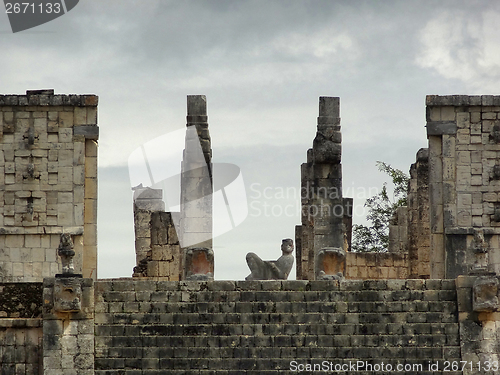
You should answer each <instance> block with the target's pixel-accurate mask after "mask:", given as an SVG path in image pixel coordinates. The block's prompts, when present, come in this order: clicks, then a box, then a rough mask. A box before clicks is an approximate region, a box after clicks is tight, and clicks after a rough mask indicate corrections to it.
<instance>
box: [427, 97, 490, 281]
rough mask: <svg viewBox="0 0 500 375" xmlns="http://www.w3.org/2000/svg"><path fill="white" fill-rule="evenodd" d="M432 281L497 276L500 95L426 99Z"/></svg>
mask: <svg viewBox="0 0 500 375" xmlns="http://www.w3.org/2000/svg"><path fill="white" fill-rule="evenodd" d="M426 104H427V137H428V139H429V167H430V170H429V189H430V207H431V215H430V224H431V277H434V278H439V277H451V278H454V277H456V276H458V275H467V274H470V273H471V272H477V271H481V272H483V271H485V272H488V271H489V272H497V273H498V272H499V271H500V254H499V246H498V235H499V234H500V215H498V214H496V213H497V212H500V211H499V210H498V208H499V207H500V206H499V204H500V203H499V200H498V190H499V188H500V165H499V164H498V152H499V151H500V119H499V114H500V96H491V95H483V96H465V95H453V96H437V95H429V96H427V102H426Z"/></svg>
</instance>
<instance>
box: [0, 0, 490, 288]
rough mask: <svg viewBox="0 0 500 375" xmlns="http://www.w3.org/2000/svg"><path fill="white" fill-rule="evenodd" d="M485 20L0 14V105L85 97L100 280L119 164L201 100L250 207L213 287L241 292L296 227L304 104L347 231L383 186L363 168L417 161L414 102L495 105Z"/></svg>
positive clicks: (376, 15)
mask: <svg viewBox="0 0 500 375" xmlns="http://www.w3.org/2000/svg"><path fill="white" fill-rule="evenodd" d="M499 19H500V2H498V1H493V0H492V1H474V0H467V1H465V0H464V1H439V2H437V1H425V0H424V1H401V0H398V1H356V0H349V1H331V0H330V1H320V0H315V1H292V0H281V1H270V0H265V1H216V0H213V1H201V0H200V1H186V0H182V1H180V0H176V1H166V0H142V1H128V0H106V1H98V0H82V1H80V3H79V4H78V5H77V6H76V7H75V8H74V9H73V10H71V11H70V12H69V13H68V14H66V15H64V16H63V17H60V18H57V19H55V20H53V21H51V22H49V23H47V24H45V25H42V26H39V27H36V28H33V29H30V30H26V31H24V32H19V33H16V34H12V32H11V29H10V26H9V23H8V18H7V15H6V14H5V13H4V12H2V13H0V67H1V69H0V88H1V89H0V92H1V93H3V94H23V93H24V92H25V91H26V90H27V89H42V88H53V89H55V92H56V93H60V94H70V93H76V94H90V93H92V94H96V95H98V96H99V127H100V140H99V212H98V215H99V219H98V230H99V245H98V246H99V249H98V251H99V265H98V276H99V277H100V278H107V277H128V276H131V274H132V268H133V266H134V262H135V254H134V236H133V217H132V196H131V190H130V182H129V175H128V168H127V159H128V157H129V155H130V153H131V152H132V151H133V150H134V149H136V148H137V147H140V146H141V145H142V144H143V143H145V142H147V141H149V140H151V139H154V138H155V137H158V136H161V135H163V134H166V133H169V132H172V131H174V130H177V129H181V128H183V127H184V126H185V116H186V95H190V94H204V95H206V96H207V102H208V115H209V124H210V133H211V136H212V148H213V157H214V159H213V161H214V162H218V163H219V162H226V163H233V164H236V165H238V166H239V167H240V168H241V173H242V176H243V179H244V181H245V185H246V190H247V198H248V203H249V205H250V209H249V216H248V217H247V219H246V220H245V221H244V222H243V223H242V224H241V225H239V226H238V227H236V228H235V229H234V230H232V231H230V232H228V233H226V234H224V235H222V236H220V237H217V238H216V239H215V240H214V242H215V247H214V251H215V262H216V270H215V277H216V279H243V278H244V277H245V276H246V275H247V274H248V273H249V271H248V268H247V266H246V262H245V255H246V253H247V252H249V251H253V252H255V253H257V254H259V255H261V256H262V257H263V258H264V259H276V258H277V257H278V256H280V250H279V249H280V244H281V239H283V238H287V237H291V238H293V237H294V226H295V225H296V224H299V223H300V217H299V215H298V209H297V208H298V205H299V197H298V196H294V194H293V191H297V192H298V189H299V186H300V164H301V163H303V162H305V160H306V152H307V149H308V148H310V147H311V146H312V140H313V138H314V136H315V131H316V117H317V116H318V97H319V96H339V97H340V98H341V99H340V103H341V117H342V123H341V125H342V137H343V141H342V142H343V143H342V147H343V155H342V164H343V187H344V189H345V195H346V196H354V198H355V208H357V209H356V212H358V215H357V216H356V217H355V222H357V223H362V222H363V217H362V214H363V212H362V211H363V210H362V206H363V203H364V199H366V198H367V195H368V194H367V193H365V191H366V190H367V189H369V188H372V192H373V191H374V190H373V189H375V188H380V187H381V185H382V183H383V181H384V180H385V176H384V175H382V174H381V173H380V172H378V171H377V169H376V166H375V163H376V161H377V160H381V161H384V162H387V163H389V164H391V165H392V166H394V167H396V168H399V169H402V170H404V171H405V172H407V171H408V169H409V166H410V164H411V163H412V162H414V160H415V154H416V152H417V151H418V149H419V148H421V147H426V144H427V140H426V132H425V128H424V126H425V95H428V94H439V95H447V94H468V95H477V94H500V92H499V87H500V35H499V33H500V32H499V29H498V20H499ZM266 188H267V190H265V192H266V197H263V194H264V189H266ZM283 190H286V191H287V193H286V194H284V195H283V194H282V193H281V192H282V191H283ZM266 204H267V205H269V207H270V208H269V210H270V211H269V212H268V215H266V213H265V212H264V205H266ZM272 210H274V211H272ZM291 278H294V275H292V276H291Z"/></svg>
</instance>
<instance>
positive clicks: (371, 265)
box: [345, 252, 409, 280]
mask: <svg viewBox="0 0 500 375" xmlns="http://www.w3.org/2000/svg"><path fill="white" fill-rule="evenodd" d="M408 259H409V257H408V253H371V252H368V253H347V256H346V274H345V277H346V279H354V280H367V279H372V280H384V279H407V278H408V264H409V262H408Z"/></svg>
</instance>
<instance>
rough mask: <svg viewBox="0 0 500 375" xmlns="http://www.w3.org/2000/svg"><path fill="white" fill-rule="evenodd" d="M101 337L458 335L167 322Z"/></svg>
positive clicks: (376, 327)
mask: <svg viewBox="0 0 500 375" xmlns="http://www.w3.org/2000/svg"><path fill="white" fill-rule="evenodd" d="M95 333H96V335H97V336H98V337H107V336H109V337H122V336H124V337H134V336H135V337H139V336H140V337H149V338H150V339H151V338H154V337H174V336H181V337H187V338H189V337H196V338H202V337H210V336H214V337H221V336H242V335H246V336H252V335H257V336H277V335H294V336H296V337H299V338H300V337H304V336H307V335H316V336H317V335H327V336H331V335H336V336H342V335H376V336H384V335H389V336H393V335H403V334H406V335H436V336H439V335H448V336H450V337H458V334H459V332H458V324H456V323H436V324H431V323H404V322H403V323H387V324H386V323H367V324H307V325H305V324H281V323H279V324H177V325H176V324H165V325H154V324H151V325H99V326H96V327H95Z"/></svg>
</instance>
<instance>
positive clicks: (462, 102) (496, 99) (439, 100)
mask: <svg viewBox="0 0 500 375" xmlns="http://www.w3.org/2000/svg"><path fill="white" fill-rule="evenodd" d="M425 104H426V105H427V106H428V107H436V106H447V105H449V106H481V105H483V106H499V105H500V95H427V96H426V97H425Z"/></svg>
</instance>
